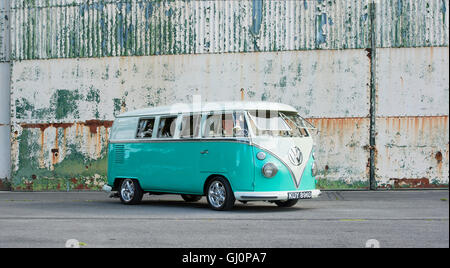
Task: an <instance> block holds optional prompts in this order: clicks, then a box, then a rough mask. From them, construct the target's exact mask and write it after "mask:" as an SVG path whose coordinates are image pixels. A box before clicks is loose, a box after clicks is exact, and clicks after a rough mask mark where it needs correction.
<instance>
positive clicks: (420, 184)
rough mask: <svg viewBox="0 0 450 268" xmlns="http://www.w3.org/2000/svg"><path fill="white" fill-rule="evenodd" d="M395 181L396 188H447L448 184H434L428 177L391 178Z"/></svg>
mask: <svg viewBox="0 0 450 268" xmlns="http://www.w3.org/2000/svg"><path fill="white" fill-rule="evenodd" d="M390 180H391V181H393V182H394V188H447V187H448V186H447V185H440V184H432V183H430V179H428V178H418V179H407V178H403V179H390Z"/></svg>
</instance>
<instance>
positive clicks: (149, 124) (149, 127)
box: [136, 118, 155, 138]
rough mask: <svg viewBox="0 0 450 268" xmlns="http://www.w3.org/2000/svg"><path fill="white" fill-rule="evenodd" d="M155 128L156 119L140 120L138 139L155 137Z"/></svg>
mask: <svg viewBox="0 0 450 268" xmlns="http://www.w3.org/2000/svg"><path fill="white" fill-rule="evenodd" d="M154 126H155V118H149V119H141V120H139V125H138V132H137V135H136V137H137V138H151V137H152V135H153V127H154Z"/></svg>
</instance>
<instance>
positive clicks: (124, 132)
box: [111, 117, 138, 140]
mask: <svg viewBox="0 0 450 268" xmlns="http://www.w3.org/2000/svg"><path fill="white" fill-rule="evenodd" d="M137 124H138V119H137V118H136V117H131V118H130V117H125V118H117V119H116V120H115V121H114V124H113V127H112V134H111V140H128V139H134V136H135V135H136V125H137Z"/></svg>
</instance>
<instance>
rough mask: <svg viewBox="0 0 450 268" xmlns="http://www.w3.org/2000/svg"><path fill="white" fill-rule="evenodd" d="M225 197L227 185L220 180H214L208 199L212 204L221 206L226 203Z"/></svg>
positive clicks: (217, 206)
mask: <svg viewBox="0 0 450 268" xmlns="http://www.w3.org/2000/svg"><path fill="white" fill-rule="evenodd" d="M225 198H226V193H225V186H223V184H222V183H221V182H220V181H215V182H213V183H212V184H211V185H210V186H209V190H208V199H209V202H210V203H211V205H213V206H214V207H216V208H219V207H221V206H222V205H223V204H224V203H225Z"/></svg>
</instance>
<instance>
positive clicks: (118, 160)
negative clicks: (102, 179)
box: [114, 144, 125, 164]
mask: <svg viewBox="0 0 450 268" xmlns="http://www.w3.org/2000/svg"><path fill="white" fill-rule="evenodd" d="M114 151H115V158H114V163H115V164H123V162H124V159H125V145H123V144H115V145H114Z"/></svg>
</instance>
